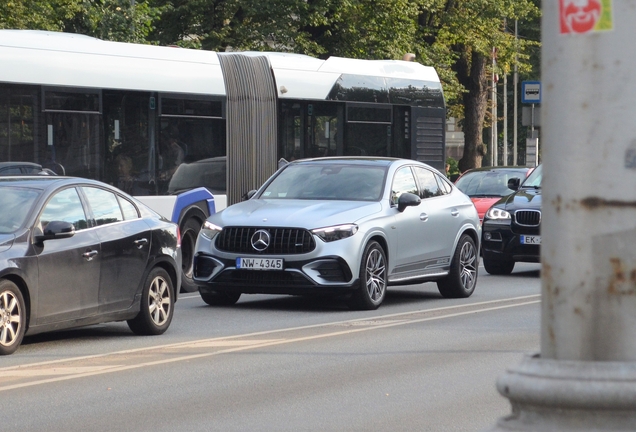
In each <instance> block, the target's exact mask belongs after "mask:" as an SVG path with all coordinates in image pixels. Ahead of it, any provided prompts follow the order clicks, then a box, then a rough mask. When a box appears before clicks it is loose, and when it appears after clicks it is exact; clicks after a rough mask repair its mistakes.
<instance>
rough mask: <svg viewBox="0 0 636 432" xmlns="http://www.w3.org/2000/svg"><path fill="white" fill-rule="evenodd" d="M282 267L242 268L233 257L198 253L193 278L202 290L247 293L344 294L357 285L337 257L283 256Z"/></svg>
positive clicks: (195, 258)
mask: <svg viewBox="0 0 636 432" xmlns="http://www.w3.org/2000/svg"><path fill="white" fill-rule="evenodd" d="M283 259H284V269H283V270H243V269H237V268H236V259H231V258H219V257H215V256H212V255H208V254H204V253H198V254H196V255H195V257H194V280H195V282H196V283H197V285H199V290H200V291H202V292H213V291H233V292H241V293H250V294H256V293H261V294H344V293H347V292H350V291H352V290H355V289H356V288H357V287H358V286H359V281H358V278H355V279H354V278H353V277H352V273H351V269H350V268H349V266H348V265H347V263H346V262H345V261H344V260H343V259H342V258H340V257H337V256H327V257H320V258H316V259H311V260H292V259H289V257H284V258H283Z"/></svg>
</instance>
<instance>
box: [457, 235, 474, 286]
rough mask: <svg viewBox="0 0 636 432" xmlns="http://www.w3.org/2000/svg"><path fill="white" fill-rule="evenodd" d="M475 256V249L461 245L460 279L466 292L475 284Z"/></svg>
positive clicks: (468, 244) (471, 246)
mask: <svg viewBox="0 0 636 432" xmlns="http://www.w3.org/2000/svg"><path fill="white" fill-rule="evenodd" d="M476 264H477V254H476V250H475V247H474V246H473V245H472V244H471V243H469V242H466V243H464V244H463V245H462V249H461V252H460V255H459V266H460V270H461V272H460V278H461V281H462V286H463V287H464V289H466V290H470V289H472V288H473V287H474V286H475V283H476V282H477V266H476Z"/></svg>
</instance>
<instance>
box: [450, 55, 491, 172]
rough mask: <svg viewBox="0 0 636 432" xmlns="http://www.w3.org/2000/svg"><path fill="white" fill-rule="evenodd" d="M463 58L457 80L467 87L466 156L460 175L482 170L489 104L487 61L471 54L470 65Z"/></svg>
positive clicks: (456, 67)
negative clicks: (474, 169)
mask: <svg viewBox="0 0 636 432" xmlns="http://www.w3.org/2000/svg"><path fill="white" fill-rule="evenodd" d="M466 57H467V56H462V58H460V59H459V60H458V61H457V63H456V64H455V70H456V71H457V75H458V79H459V81H460V83H461V84H463V85H464V87H465V88H466V91H467V92H466V93H465V94H464V98H463V99H464V155H463V156H462V158H461V159H460V160H459V163H458V167H459V170H460V172H464V171H466V170H467V169H471V168H478V167H481V161H482V158H483V157H484V155H485V154H486V147H485V146H484V143H483V140H482V133H483V129H484V118H485V116H486V107H487V103H488V80H487V78H486V64H487V58H486V57H484V56H483V55H481V54H479V53H477V52H474V51H473V52H472V53H471V54H470V62H468V61H467V60H468V59H467V58H466Z"/></svg>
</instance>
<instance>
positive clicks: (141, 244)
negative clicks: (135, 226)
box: [133, 238, 148, 249]
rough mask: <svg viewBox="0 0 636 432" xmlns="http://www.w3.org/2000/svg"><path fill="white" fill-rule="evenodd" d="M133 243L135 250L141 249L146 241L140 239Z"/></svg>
mask: <svg viewBox="0 0 636 432" xmlns="http://www.w3.org/2000/svg"><path fill="white" fill-rule="evenodd" d="M133 243H134V244H135V246H137V249H141V248H142V247H144V245H145V244H146V243H148V239H145V238H140V239H138V240H135V241H134V242H133Z"/></svg>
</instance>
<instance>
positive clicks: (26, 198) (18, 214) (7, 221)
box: [0, 186, 40, 234]
mask: <svg viewBox="0 0 636 432" xmlns="http://www.w3.org/2000/svg"><path fill="white" fill-rule="evenodd" d="M39 195H40V191H37V190H35V189H27V188H19V187H9V186H4V187H2V188H0V234H9V233H12V232H15V231H16V230H17V229H18V228H20V227H21V226H22V225H23V224H24V221H25V219H26V217H27V215H28V214H29V211H30V210H31V207H32V206H33V203H35V200H36V199H37V198H38V196H39Z"/></svg>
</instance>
